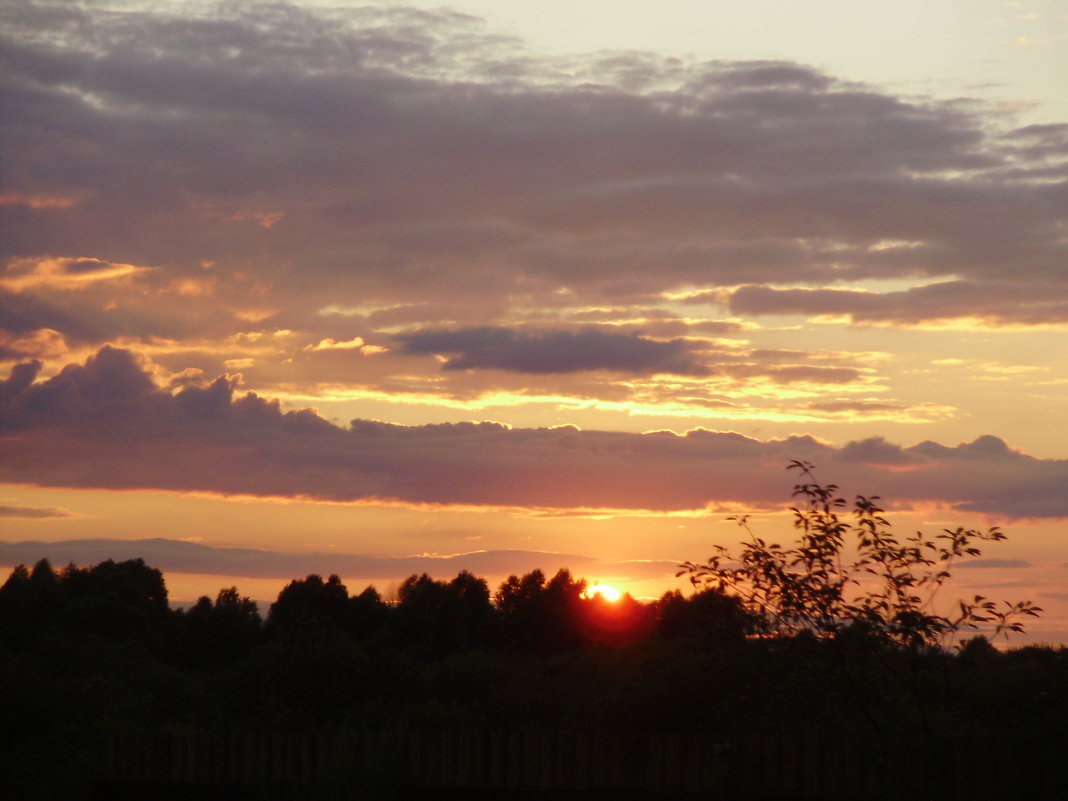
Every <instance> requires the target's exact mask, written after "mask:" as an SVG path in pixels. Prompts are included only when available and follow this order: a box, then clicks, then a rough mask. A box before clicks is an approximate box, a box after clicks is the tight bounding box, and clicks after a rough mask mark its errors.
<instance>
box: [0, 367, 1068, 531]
mask: <svg viewBox="0 0 1068 801" xmlns="http://www.w3.org/2000/svg"><path fill="white" fill-rule="evenodd" d="M39 369H40V363H35V362H27V363H23V364H20V365H17V366H16V367H15V368H14V369H13V370H12V372H11V375H10V377H9V378H8V379H7V380H6V381H4V382H3V383H0V445H2V454H3V456H2V459H0V480H3V481H7V482H28V483H34V484H41V485H47V486H63V487H97V488H109V489H133V488H144V489H147V488H152V489H166V490H176V491H202V492H214V493H222V494H240V495H252V496H280V497H300V498H311V499H321V500H325V501H334V502H355V501H373V502H401V503H407V504H445V505H459V506H473V507H522V508H539V509H576V508H578V509H625V510H652V511H657V512H671V511H685V510H701V509H706V508H709V507H716V506H718V505H721V504H745V505H748V506H751V507H752V506H771V505H778V504H780V503H781V502H782V500H783V498H784V487H785V486H786V485H787V484H788V483H789V479H788V478H787V477H786V476H784V474H783V470H782V468H783V466H784V465H785V464H786V463H787V462H788V461H789V460H791V459H804V460H807V461H810V462H814V463H816V464H817V465H818V466H819V469H820V475H821V476H825V477H826V479H825V480H828V481H830V480H834V479H835V478H837V477H840V476H848V478H849V481H850V483H851V485H854V486H855V487H856V488H857V489H856V490H855V491H858V492H876V491H877V492H879V493H880V494H881V495H882V496H883V497H885V498H888V499H890V500H891V501H892V502H894V503H914V502H931V503H939V504H945V505H948V506H953V507H955V508H957V509H960V510H964V511H971V512H982V513H989V514H993V515H1001V516H1007V517H1019V518H1023V517H1034V518H1043V517H1045V518H1057V517H1068V494H1066V493H1065V491H1064V490H1065V487H1066V486H1068V461H1065V460H1051V459H1036V458H1033V457H1030V456H1027V455H1025V454H1022V453H1019V452H1017V451H1014V450H1012V449H1011V448H1009V447H1008V446H1007V445H1006V444H1005V443H1004V442H1003V441H1001V440H1000V439H998V438H996V437H993V436H984V437H980V438H979V439H977V440H975V441H974V442H971V443H965V444H961V445H957V446H952V447H951V446H945V445H941V444H938V443H935V442H923V443H920V444H918V445H915V446H913V447H908V448H906V447H902V446H899V445H895V444H893V443H890V442H887V441H885V440H883V439H869V440H864V441H858V442H852V443H849V444H847V445H845V446H843V447H841V448H835V447H832V446H830V445H827V444H824V443H821V442H819V441H817V440H815V439H813V438H812V437H808V436H795V437H788V438H785V439H779V440H768V441H760V440H756V439H752V438H749V437H744V436H741V435H739V434H733V433H722V432H720V433H717V432H711V431H706V430H694V431H689V432H687V433H686V434H685V435H677V434H674V433H671V432H656V433H647V434H629V433H620V432H606V431H581V430H578V429H576V428H574V427H562V428H535V429H523V428H509V427H507V426H504V425H501V424H497V423H456V424H435V425H420V426H402V425H394V424H389V423H382V422H375V421H369V420H354V421H353V422H352V423H351V425H350V426H349V427H347V428H342V427H339V426H336V425H333V424H332V423H330V422H328V421H326V420H324V419H323V418H321V417H319V416H318V415H317V414H316V413H315V412H314V411H312V410H309V409H304V410H299V411H283V410H282V407H281V404H279V403H278V402H277V401H274V400H269V399H264V398H261V397H259V396H258V395H256V394H254V393H246V394H244V395H238V394H237V393H235V388H234V386H233V384H232V383H231V382H230V381H228V380H227V379H225V378H218V379H216V380H215V381H213V382H212V383H210V384H206V385H204V386H197V385H189V386H185V387H184V388H181V389H179V390H178V391H176V392H172V391H170V390H167V389H164V388H161V387H158V386H157V385H156V384H155V383H154V380H153V378H152V376H151V374H150V372H149V367H148V365H147V363H145V362H144V361H143V360H141V359H139V358H138V357H137V356H136V355H135V354H134V353H131V352H129V351H123V350H118V349H114V348H104V349H102V350H101V351H100V352H99V353H97V354H96V355H95V356H93V357H91V358H90V359H88V360H87V361H86V362H85V363H84V364H71V365H68V366H66V367H65V368H64V369H63V370H62V371H61V372H59V374H57V375H56V376H54V377H52V378H49V379H47V380H44V381H35V378H36V375H37V373H38V370H39ZM847 491H849V490H847Z"/></svg>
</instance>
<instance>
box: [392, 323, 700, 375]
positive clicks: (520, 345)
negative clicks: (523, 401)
mask: <svg viewBox="0 0 1068 801" xmlns="http://www.w3.org/2000/svg"><path fill="white" fill-rule="evenodd" d="M396 338H397V341H399V342H400V343H401V344H402V346H403V349H404V351H405V352H406V353H410V354H451V356H450V358H448V360H447V361H445V363H444V364H443V365H442V367H443V368H444V369H446V370H471V369H497V370H509V371H512V372H518V373H536V374H537V373H574V372H579V371H583V370H608V371H612V372H623V373H637V374H642V375H653V374H656V373H672V374H676V375H708V374H709V372H710V370H709V369H708V367H706V366H705V365H703V364H702V363H701V360H700V358H699V357H698V356H697V355H696V354H695V353H694V350H695V345H694V344H693V343H690V342H687V341H686V340H682V339H674V340H670V341H667V342H663V341H659V340H655V339H649V338H646V337H643V336H640V335H637V334H616V333H606V332H603V331H600V330H598V329H596V328H586V329H582V330H580V331H575V332H572V331H513V330H509V329H505V328H489V327H483V328H467V329H458V330H424V331H416V332H414V333H408V334H398V335H397V337H396Z"/></svg>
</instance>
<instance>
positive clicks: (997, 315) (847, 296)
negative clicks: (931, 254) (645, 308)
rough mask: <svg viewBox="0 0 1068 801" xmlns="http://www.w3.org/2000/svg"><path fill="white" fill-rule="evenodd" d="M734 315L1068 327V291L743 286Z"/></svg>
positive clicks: (943, 285)
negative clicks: (963, 320) (881, 290)
mask: <svg viewBox="0 0 1068 801" xmlns="http://www.w3.org/2000/svg"><path fill="white" fill-rule="evenodd" d="M730 308H731V311H732V312H734V313H736V314H755V315H762V314H805V315H814V316H832V317H848V318H849V319H850V321H852V322H853V323H854V324H865V323H869V324H871V323H884V324H898V325H921V324H924V323H932V322H939V321H945V320H954V319H959V318H976V319H978V320H979V321H981V322H983V323H985V324H987V325H994V326H997V325H1013V324H1016V325H1048V324H1065V323H1068V287H1059V286H1055V285H1046V286H1043V285H1040V284H1039V285H1031V286H1023V285H1019V284H1014V283H1003V282H991V283H987V284H981V283H976V282H971V281H944V282H939V283H934V284H928V285H925V286H922V287H916V288H913V289H908V290H904V291H899V292H884V293H879V292H871V291H862V290H856V289H803V288H793V289H777V288H774V287H770V286H754V285H750V286H743V287H740V288H739V289H737V290H735V291H734V292H733V293H732V294H731V296H730Z"/></svg>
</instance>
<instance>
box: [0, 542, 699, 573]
mask: <svg viewBox="0 0 1068 801" xmlns="http://www.w3.org/2000/svg"><path fill="white" fill-rule="evenodd" d="M40 559H48V560H49V561H50V562H52V564H54V565H66V564H70V563H71V562H73V563H74V564H76V565H91V564H96V563H98V562H102V561H104V560H107V559H114V560H116V561H119V560H125V559H144V560H145V561H146V562H147V563H148V564H150V565H152V566H153V567H157V568H159V569H161V570H163V571H165V572H175V573H195V574H206V575H218V576H246V577H250V578H275V579H291V578H300V577H302V576H305V575H307V574H309V573H318V574H320V575H328V574H331V573H337V574H338V575H340V576H344V577H345V578H346V579H396V580H399V579H402V578H404V577H406V576H409V575H411V574H413V573H429V574H430V575H432V576H435V577H437V578H447V577H450V576H454V575H456V574H457V573H459V572H460V571H461V570H468V571H470V572H472V573H474V574H475V575H479V576H491V577H492V576H502V577H503V576H505V575H508V574H512V573H515V574H523V573H529V572H530V571H532V570H535V569H540V570H542V571H543V572H545V573H547V574H549V575H552V574H553V573H554V572H556V571H557V570H558V569H560V568H565V567H566V568H568V569H569V570H572V571H573V572H575V573H576V574H578V575H587V576H597V577H601V578H604V577H609V576H611V577H613V578H627V579H630V580H641V579H649V578H668V577H671V576H674V574H675V572H676V571H677V570H678V564H677V563H676V562H670V561H663V560H661V561H624V562H606V561H601V560H598V559H595V558H593V557H590V556H583V555H581V554H569V553H556V552H551V551H523V550H492V551H473V552H469V553H459V554H444V555H439V554H421V555H410V556H370V555H366V554H349V553H336V552H331V553H304V554H298V553H284V552H279V551H268V550H261V549H255V548H219V547H212V546H208V545H201V544H199V543H192V542H186V541H182V540H170V539H161V538H152V539H138V540H115V539H85V540H64V541H59V542H35V541H25V542H12V543H3V542H0V564H3V565H17V564H33V563H35V562H37V561H38V560H40Z"/></svg>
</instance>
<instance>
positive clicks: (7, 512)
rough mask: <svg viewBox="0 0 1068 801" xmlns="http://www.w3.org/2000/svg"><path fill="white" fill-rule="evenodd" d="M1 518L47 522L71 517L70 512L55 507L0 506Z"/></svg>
mask: <svg viewBox="0 0 1068 801" xmlns="http://www.w3.org/2000/svg"><path fill="white" fill-rule="evenodd" d="M0 517H26V518H31V519H39V520H45V519H48V518H55V517H70V512H68V511H67V510H66V509H57V508H55V507H53V506H0Z"/></svg>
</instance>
